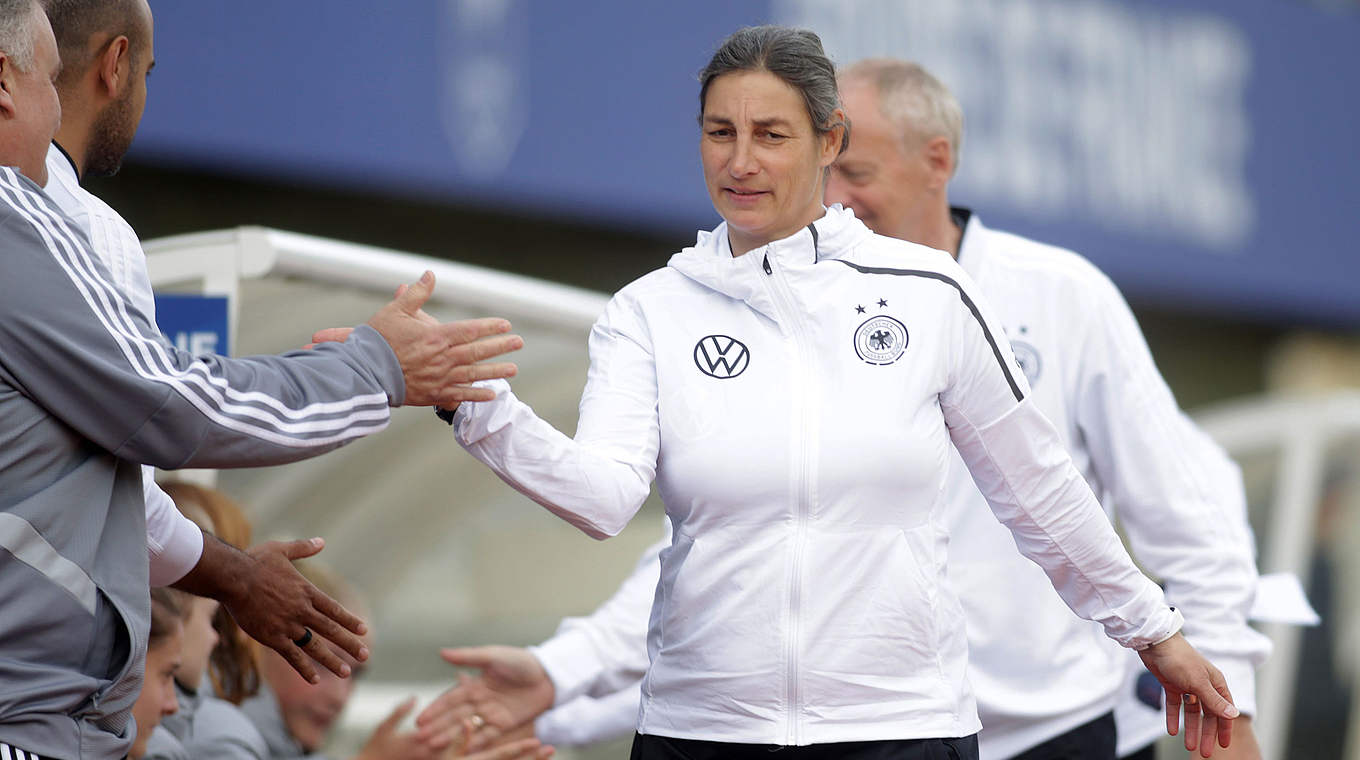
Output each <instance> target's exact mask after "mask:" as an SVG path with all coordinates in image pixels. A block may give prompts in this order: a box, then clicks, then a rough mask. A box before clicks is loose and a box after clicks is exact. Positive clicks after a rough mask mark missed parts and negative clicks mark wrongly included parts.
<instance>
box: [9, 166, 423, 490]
mask: <svg viewBox="0 0 1360 760" xmlns="http://www.w3.org/2000/svg"><path fill="white" fill-rule="evenodd" d="M0 235H3V238H4V240H5V256H6V258H5V265H4V266H5V277H3V278H0V346H2V347H3V349H0V362H2V363H3V366H4V368H5V370H6V371H7V372H8V373H9V374H10V375H11V376H12V377H13V378H14V379H15V380H16V382H17V383H18V385H19V386H20V391H21V392H22V393H24V394H25V395H27V396H28V397H30V398H31V399H33V400H34V401H35V402H36V403H37V404H39V405H40V406H42V407H43V408H44V409H45V410H47V411H48V412H49V413H50V414H52V415H53V416H55V417H57V418H58V419H60V420H61V421H62V422H64V423H65V424H67V425H68V426H70V427H71V428H73V429H74V430H76V431H77V432H79V433H80V434H81V435H82V436H83V437H85V438H87V439H89V440H90V441H92V442H94V443H95V444H96V445H98V446H99V447H101V448H103V449H105V450H107V451H109V452H111V453H113V454H114V455H115V456H117V457H120V458H123V459H127V460H130V461H134V462H141V463H144V464H153V465H156V466H158V467H163V468H166V469H175V468H179V467H188V466H192V467H245V466H256V465H266V464H281V463H284V462H290V461H294V460H297V459H303V458H306V457H309V456H315V455H316V454H319V453H322V452H324V451H327V450H329V449H332V448H335V447H336V446H339V445H341V444H343V443H346V442H348V441H350V440H352V439H354V438H357V437H360V436H363V435H367V434H369V433H373V432H377V431H378V430H381V429H382V428H384V427H385V426H386V425H387V421H388V416H389V413H390V412H389V409H388V405H389V404H393V405H395V404H399V403H400V402H401V400H402V397H403V395H404V392H405V385H404V381H403V379H402V375H401V369H400V367H399V366H398V364H397V361H396V357H395V355H393V353H392V350H391V348H390V347H388V345H387V343H386V342H385V341H384V340H383V339H382V337H381V336H380V335H378V334H377V332H376V331H374V330H373V329H372V328H369V327H367V326H363V327H360V328H359V329H357V330H356V331H355V333H354V335H353V336H351V338H350V340H349V341H347V342H346V343H344V344H326V345H323V346H320V347H318V348H317V349H316V350H313V351H295V352H291V353H289V354H285V355H282V356H264V357H250V358H244V359H232V358H227V357H221V356H200V357H194V356H192V355H190V354H188V353H185V352H183V351H179V350H177V349H176V348H175V347H174V346H172V345H170V344H169V343H168V342H167V341H166V340H165V339H164V338H162V337H161V336H160V333H159V332H158V331H157V330H156V328H155V327H154V326H153V325H151V324H150V322H149V320H148V319H147V318H146V316H145V315H143V314H142V313H141V312H140V311H139V310H138V309H137V308H135V307H134V306H132V305H131V304H129V303H128V302H127V301H126V300H125V299H124V298H123V296H122V295H121V294H120V293H119V291H118V289H117V288H116V287H114V286H112V285H111V284H110V281H109V275H108V272H107V270H106V269H105V268H104V266H103V264H102V263H101V262H100V261H99V259H98V257H97V256H96V255H94V254H93V253H92V252H91V250H90V246H89V242H88V240H87V238H86V237H85V234H84V232H82V231H80V230H78V229H75V228H74V226H73V225H72V224H71V223H70V222H69V220H67V219H66V217H65V216H64V215H62V213H61V212H60V211H58V210H57V209H56V207H55V206H54V205H52V203H51V202H50V200H48V199H47V197H46V196H45V195H43V194H42V193H41V192H40V191H39V190H37V189H36V185H33V184H32V183H30V182H28V181H27V180H26V179H24V178H22V177H20V176H19V175H17V174H16V173H15V172H14V171H13V170H11V169H8V168H0Z"/></svg>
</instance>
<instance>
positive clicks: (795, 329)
mask: <svg viewBox="0 0 1360 760" xmlns="http://www.w3.org/2000/svg"><path fill="white" fill-rule="evenodd" d="M761 268H762V269H764V270H765V274H767V275H769V276H771V279H772V281H773V284H774V287H773V291H774V296H775V299H774V300H775V308H776V309H778V310H779V311H780V312H781V316H782V317H783V319H784V321H785V323H786V324H788V325H789V326H790V327H791V328H792V330H791V331H792V333H793V343H794V349H795V354H796V357H797V364H798V366H797V370H798V371H797V372H796V373H795V376H794V387H793V393H792V394H791V401H792V404H793V409H792V414H793V418H794V419H795V420H797V440H798V444H797V446H798V456H797V458H796V459H795V461H794V463H793V466H794V468H795V469H794V473H793V475H794V497H795V499H796V500H797V515H796V522H795V523H794V539H793V562H792V569H791V575H792V577H791V578H790V582H789V630H788V636H787V639H786V641H785V649H786V653H785V657H786V659H787V662H788V705H789V716H788V731H787V733H786V735H785V742H784V743H785V744H788V745H791V746H792V745H797V744H799V743H800V740H801V738H802V731H801V728H802V726H801V721H800V720H799V715H800V714H801V712H802V689H801V678H800V676H799V673H800V670H799V655H800V653H801V652H800V650H801V648H802V647H801V642H802V585H803V559H804V558H803V555H804V553H805V549H806V545H807V522H808V513H809V511H810V506H811V505H810V503H811V501H812V490H813V488H812V485H811V473H812V461H811V459H812V450H813V447H812V440H813V436H815V435H816V431H815V430H814V429H813V428H814V427H815V425H814V422H813V416H814V414H815V403H816V394H815V393H813V388H812V385H813V379H814V375H813V372H812V371H811V369H810V365H809V357H810V356H811V355H812V354H811V352H810V351H809V350H808V345H809V344H808V338H807V328H806V324H805V321H804V320H805V315H804V314H802V312H800V311H799V310H798V309H797V308H795V306H794V300H793V294H792V290H791V289H790V288H789V285H788V281H787V280H785V279H784V273H783V272H782V271H781V272H776V271H775V268H774V267H773V266H772V265H771V264H770V255H769V253H768V252H767V253H765V255H764V257H763V260H762V263H761Z"/></svg>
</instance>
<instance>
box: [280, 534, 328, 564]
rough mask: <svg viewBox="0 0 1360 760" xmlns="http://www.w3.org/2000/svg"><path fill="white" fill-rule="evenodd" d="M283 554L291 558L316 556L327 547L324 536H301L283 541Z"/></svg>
mask: <svg viewBox="0 0 1360 760" xmlns="http://www.w3.org/2000/svg"><path fill="white" fill-rule="evenodd" d="M282 548H283V556H285V557H287V558H288V559H290V560H297V559H306V558H308V557H312V556H315V555H317V554H319V553H320V552H321V550H322V549H325V548H326V539H324V538H301V539H298V540H296V541H284V542H283V547H282Z"/></svg>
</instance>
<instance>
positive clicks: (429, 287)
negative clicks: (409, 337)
mask: <svg viewBox="0 0 1360 760" xmlns="http://www.w3.org/2000/svg"><path fill="white" fill-rule="evenodd" d="M433 293H434V272H431V271H430V270H428V269H427V270H425V274H422V275H421V276H420V279H419V280H417V281H416V282H415V284H413V285H411V286H409V287H407V288H406V289H405V291H404V292H403V291H402V290H401V289H400V288H399V289H398V290H397V297H396V300H395V301H394V303H395V304H396V305H397V307H398V308H400V309H401V310H402V311H404V312H406V313H407V314H415V313H416V312H419V311H420V307H422V306H424V305H425V302H426V301H428V300H430V295H431V294H433Z"/></svg>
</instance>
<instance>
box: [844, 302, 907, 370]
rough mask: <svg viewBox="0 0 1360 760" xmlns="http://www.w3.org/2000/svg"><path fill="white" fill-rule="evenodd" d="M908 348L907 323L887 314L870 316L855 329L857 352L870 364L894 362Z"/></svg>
mask: <svg viewBox="0 0 1360 760" xmlns="http://www.w3.org/2000/svg"><path fill="white" fill-rule="evenodd" d="M906 350H907V328H906V325H903V324H902V323H901V322H898V321H897V320H896V319H893V318H892V317H889V316H887V315H886V314H880V315H878V316H876V317H870V318H869V319H867V320H865V322H864V324H862V325H860V326H859V329H857V330H855V353H856V354H859V358H861V359H863V360H864V361H866V362H868V363H870V364H877V365H884V364H892V363H893V362H895V361H897V360H898V359H901V358H902V354H903V352H905V351H906Z"/></svg>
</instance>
